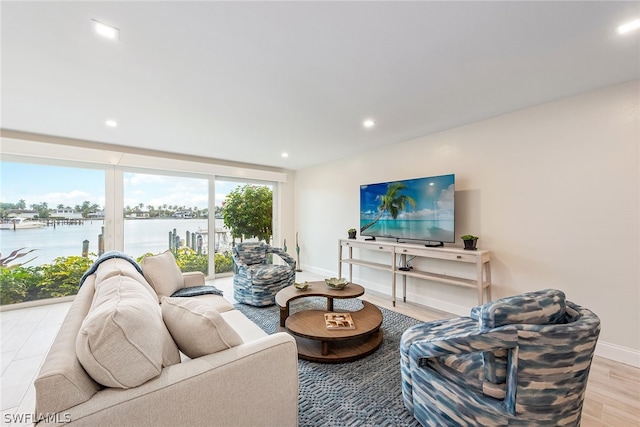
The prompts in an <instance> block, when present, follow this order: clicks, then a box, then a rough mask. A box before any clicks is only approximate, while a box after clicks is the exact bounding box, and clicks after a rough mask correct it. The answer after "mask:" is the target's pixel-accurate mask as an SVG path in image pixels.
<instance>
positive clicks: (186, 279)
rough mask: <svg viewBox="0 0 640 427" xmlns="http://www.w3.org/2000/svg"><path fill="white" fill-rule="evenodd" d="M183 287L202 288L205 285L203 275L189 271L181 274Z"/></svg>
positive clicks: (199, 272)
mask: <svg viewBox="0 0 640 427" xmlns="http://www.w3.org/2000/svg"><path fill="white" fill-rule="evenodd" d="M182 280H183V287H184V288H191V287H193V286H203V285H204V284H205V280H204V273H202V272H201V271H189V272H187V273H182Z"/></svg>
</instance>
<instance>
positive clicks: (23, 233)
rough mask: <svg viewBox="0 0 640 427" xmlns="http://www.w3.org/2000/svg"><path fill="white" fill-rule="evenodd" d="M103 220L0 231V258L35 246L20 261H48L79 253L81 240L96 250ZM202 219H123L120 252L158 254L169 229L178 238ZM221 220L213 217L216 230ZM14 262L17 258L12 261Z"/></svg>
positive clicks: (204, 224)
mask: <svg viewBox="0 0 640 427" xmlns="http://www.w3.org/2000/svg"><path fill="white" fill-rule="evenodd" d="M102 226H103V221H102V220H94V221H86V222H85V223H84V225H58V226H56V227H55V228H54V227H53V226H50V227H44V228H39V229H32V230H16V231H13V230H0V253H1V254H2V256H1V257H5V256H8V255H9V254H10V253H11V252H12V251H14V250H16V249H19V248H23V247H25V248H27V249H37V250H36V251H34V252H32V253H31V254H29V255H27V257H25V258H22V259H21V260H23V261H24V260H27V259H29V258H32V257H34V256H36V257H37V258H36V259H34V260H33V261H31V262H30V263H28V264H27V265H30V266H33V265H40V264H48V263H51V262H52V261H53V260H54V259H55V258H57V257H60V256H71V255H78V256H79V255H82V242H83V241H84V240H88V241H89V252H93V253H95V254H97V253H98V235H99V234H100V233H101V232H102ZM207 226H208V221H207V220H206V219H139V220H126V221H125V222H124V236H125V246H124V251H125V252H126V253H127V254H129V255H131V256H133V257H138V256H140V255H142V254H145V253H147V252H151V253H159V252H163V251H165V250H167V249H169V232H170V231H172V230H173V229H174V228H175V229H176V232H177V234H178V235H179V236H180V238H181V239H184V238H185V237H186V232H187V231H189V232H192V233H193V232H197V231H198V230H199V229H203V230H206V229H207ZM218 228H222V220H218V219H216V229H218ZM16 262H18V261H16Z"/></svg>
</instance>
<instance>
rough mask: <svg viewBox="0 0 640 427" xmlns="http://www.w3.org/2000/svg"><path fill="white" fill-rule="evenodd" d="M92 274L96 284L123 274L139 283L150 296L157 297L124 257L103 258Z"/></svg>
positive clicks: (98, 284)
mask: <svg viewBox="0 0 640 427" xmlns="http://www.w3.org/2000/svg"><path fill="white" fill-rule="evenodd" d="M94 274H95V278H96V286H100V283H102V282H103V281H105V280H107V279H109V278H111V277H114V276H125V277H130V278H132V279H134V280H135V281H137V282H138V283H140V286H142V287H143V288H144V289H146V290H147V291H148V292H149V294H150V295H151V296H153V297H155V298H157V297H158V296H157V294H156V291H155V290H154V289H153V288H152V287H151V285H149V283H148V282H147V279H145V277H144V276H143V275H142V274H140V272H139V271H138V270H137V269H136V268H135V267H134V266H133V265H132V264H131V263H130V262H129V261H127V260H126V259H122V258H111V259H107V260H104V261H102V262H101V263H100V265H99V266H98V268H97V269H96V272H95V273H94Z"/></svg>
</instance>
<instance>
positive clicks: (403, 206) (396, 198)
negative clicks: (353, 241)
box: [360, 182, 416, 233]
mask: <svg viewBox="0 0 640 427" xmlns="http://www.w3.org/2000/svg"><path fill="white" fill-rule="evenodd" d="M406 188H407V186H406V184H404V183H402V182H393V183H391V184H389V187H388V188H387V192H386V193H385V194H383V195H380V196H378V199H379V200H380V205H378V216H377V217H376V218H375V219H374V220H373V221H371V222H370V223H368V224H365V225H364V226H362V227H360V233H362V232H363V231H365V230H366V229H367V228H369V227H371V226H372V225H374V224H375V223H376V222H378V221H380V218H382V216H383V215H384V214H385V213H389V215H391V217H392V218H393V219H396V218H398V214H400V212H401V211H405V210H407V207H408V206H409V205H410V206H411V207H413V208H415V207H416V201H415V200H413V198H412V197H410V196H407V195H406V194H402V190H404V189H406Z"/></svg>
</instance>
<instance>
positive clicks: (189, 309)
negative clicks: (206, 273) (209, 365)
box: [162, 297, 243, 359]
mask: <svg viewBox="0 0 640 427" xmlns="http://www.w3.org/2000/svg"><path fill="white" fill-rule="evenodd" d="M162 317H163V319H164V322H165V324H166V325H167V328H169V332H170V333H171V336H172V337H173V339H174V340H175V342H176V344H178V348H179V349H180V351H182V352H183V353H184V354H185V355H187V356H189V357H190V358H192V359H195V358H196V357H201V356H205V355H207V354H211V353H216V352H218V351H222V350H226V349H228V348H231V347H235V346H237V345H240V344H242V343H243V341H242V338H240V335H238V333H237V332H236V331H235V330H234V329H233V328H232V327H231V326H229V324H228V323H227V322H226V321H225V320H224V319H223V318H222V316H220V313H218V312H217V311H216V310H215V309H213V308H210V307H209V306H208V305H207V304H205V303H203V302H202V301H200V300H198V299H197V298H168V297H163V298H162Z"/></svg>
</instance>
